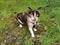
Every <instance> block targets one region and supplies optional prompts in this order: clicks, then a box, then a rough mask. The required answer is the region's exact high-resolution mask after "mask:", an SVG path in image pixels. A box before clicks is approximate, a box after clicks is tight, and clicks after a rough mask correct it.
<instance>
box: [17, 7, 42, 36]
mask: <svg viewBox="0 0 60 45" xmlns="http://www.w3.org/2000/svg"><path fill="white" fill-rule="evenodd" d="M28 9H29V11H28V12H23V13H18V14H17V20H18V21H19V22H20V25H19V26H20V27H23V26H22V24H25V23H26V24H27V26H28V29H29V31H30V33H31V36H32V37H35V35H34V32H33V30H34V31H37V29H36V28H35V26H36V23H37V21H38V18H39V16H40V9H41V7H39V8H38V9H37V10H32V9H31V8H30V7H28Z"/></svg>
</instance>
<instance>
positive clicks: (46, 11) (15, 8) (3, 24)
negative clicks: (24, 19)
mask: <svg viewBox="0 0 60 45" xmlns="http://www.w3.org/2000/svg"><path fill="white" fill-rule="evenodd" d="M28 6H30V7H31V8H32V9H37V8H38V7H42V8H41V15H40V18H39V21H41V22H40V23H42V24H43V25H44V26H45V27H46V28H47V29H46V32H44V35H42V34H38V35H37V36H39V41H40V42H42V44H41V45H52V44H53V43H58V44H59V45H60V0H0V32H1V31H3V34H2V33H1V34H0V35H3V36H2V37H1V36H0V41H2V42H1V43H3V40H4V34H5V32H6V31H12V32H13V33H14V34H15V35H16V37H17V38H18V39H20V38H23V39H25V38H26V37H29V38H28V39H25V40H24V41H22V42H23V43H25V44H26V45H33V41H32V40H30V38H31V37H30V33H29V31H28V29H27V27H26V25H25V26H24V28H22V29H21V28H19V26H17V25H18V24H16V23H17V22H16V20H14V16H15V14H14V12H18V13H19V12H27V11H28V8H27V7H28ZM4 31H5V32H4ZM42 33H43V32H42ZM10 43H11V42H10ZM10 43H9V44H10ZM13 44H14V42H13V43H12V44H11V45H13ZM20 45H23V44H22V43H21V44H20Z"/></svg>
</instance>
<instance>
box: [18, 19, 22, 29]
mask: <svg viewBox="0 0 60 45" xmlns="http://www.w3.org/2000/svg"><path fill="white" fill-rule="evenodd" d="M18 21H19V22H20V25H19V27H21V28H22V27H23V26H22V24H23V23H22V22H21V20H20V19H18Z"/></svg>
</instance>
